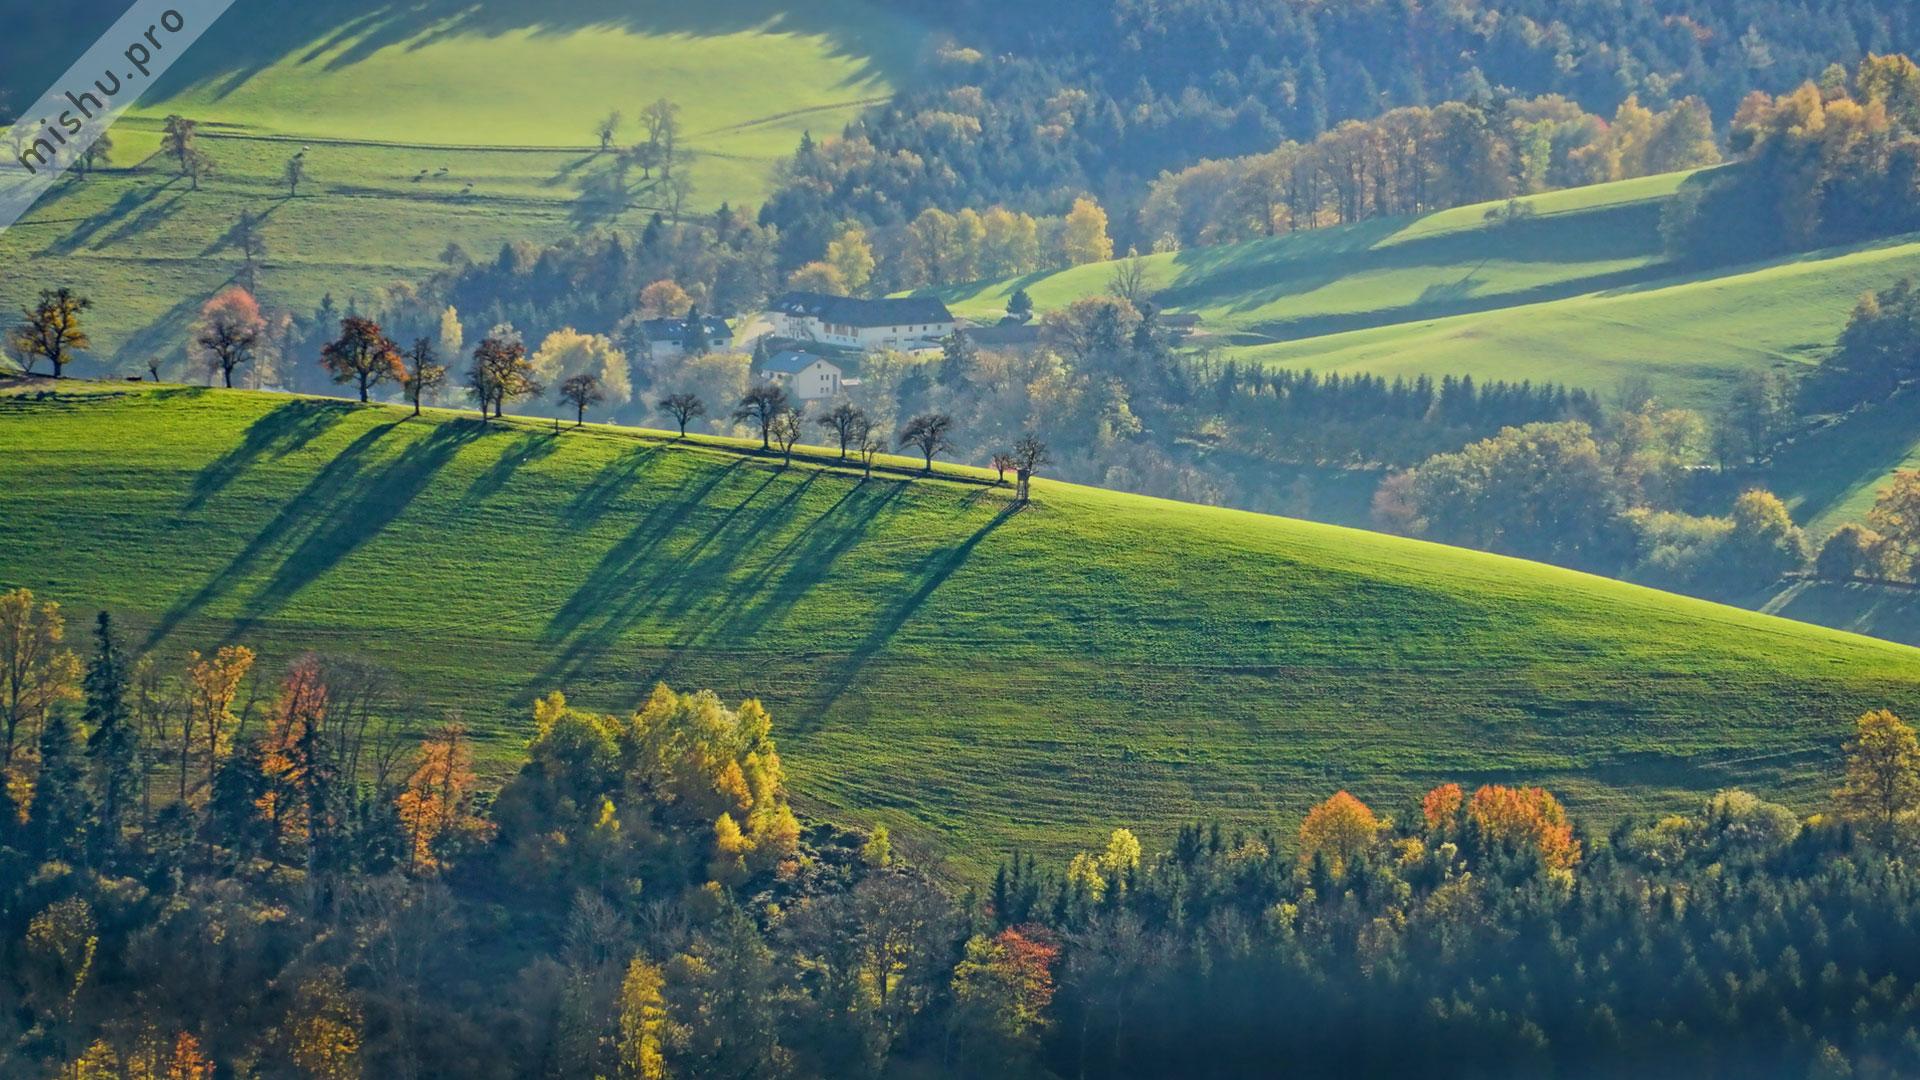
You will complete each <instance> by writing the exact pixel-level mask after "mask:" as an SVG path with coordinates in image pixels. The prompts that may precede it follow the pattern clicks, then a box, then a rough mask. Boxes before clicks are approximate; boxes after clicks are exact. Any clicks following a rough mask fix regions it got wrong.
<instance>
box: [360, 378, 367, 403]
mask: <svg viewBox="0 0 1920 1080" xmlns="http://www.w3.org/2000/svg"><path fill="white" fill-rule="evenodd" d="M366 403H367V375H366V373H365V372H361V373H360V404H362V405H365V404H366Z"/></svg>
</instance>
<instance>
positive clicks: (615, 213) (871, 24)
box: [0, 0, 924, 369]
mask: <svg viewBox="0 0 1920 1080" xmlns="http://www.w3.org/2000/svg"><path fill="white" fill-rule="evenodd" d="M923 35H924V31H923V30H922V28H920V27H918V26H916V25H914V24H913V23H911V22H910V21H908V20H907V19H905V18H903V17H900V16H897V15H895V14H893V13H891V12H890V11H889V10H888V9H887V8H886V7H885V5H880V4H875V3H869V2H867V0H829V2H824V3H817V4H807V5H804V6H803V7H801V8H791V7H789V6H787V5H775V4H770V3H764V2H761V0H720V2H717V3H712V4H706V5H701V6H699V7H697V8H695V7H690V6H688V5H684V4H662V3H647V4H637V5H636V4H602V3H595V2H593V0H561V2H559V3H552V4H530V3H524V2H519V0H515V2H510V3H500V4H487V5H485V6H484V7H481V6H472V5H454V4H432V3H429V4H420V5H400V4H393V5H387V4H378V3H370V4H350V5H346V6H345V7H342V6H341V5H333V4H328V5H309V4H298V3H293V2H291V0H239V2H238V3H236V4H235V5H234V6H233V8H232V9H231V10H229V11H228V12H227V14H226V15H225V16H223V17H222V19H221V21H220V22H219V23H217V24H215V26H214V28H213V29H212V30H210V31H209V32H208V34H207V36H206V37H205V38H203V39H202V40H201V41H200V42H199V43H198V44H197V45H196V46H195V47H194V49H193V50H192V51H191V52H189V53H188V54H187V55H186V56H185V57H184V58H183V59H182V60H181V61H180V63H179V64H177V65H176V66H175V67H174V68H173V70H172V71H170V72H169V73H168V74H167V76H166V77H165V79H164V80H163V81H162V82H161V83H160V84H158V85H157V86H156V87H155V88H154V89H153V90H152V91H150V92H149V93H148V95H147V96H146V97H145V98H144V99H143V100H142V101H141V103H140V105H139V106H138V107H137V108H136V109H135V110H134V111H133V112H132V113H130V114H129V116H128V117H127V118H126V119H125V120H123V121H122V122H121V123H120V124H119V125H117V126H116V127H115V128H114V131H113V137H114V141H115V152H114V157H113V166H114V167H113V168H110V169H108V170H105V171H103V172H102V173H101V174H99V175H97V176H94V177H92V178H89V179H87V180H85V181H81V182H67V183H65V184H63V185H61V186H60V187H59V188H57V189H56V191H55V192H54V193H53V194H51V195H49V196H48V197H47V198H46V199H45V200H44V201H43V202H42V203H41V204H40V205H39V206H37V207H36V208H35V209H34V211H33V212H32V213H31V214H30V215H29V216H28V217H27V219H26V220H25V221H23V222H22V223H21V224H20V225H18V226H16V227H14V228H13V229H11V230H9V231H8V232H6V233H5V234H4V235H0V261H3V262H5V263H6V264H8V265H14V266H18V265H26V266H30V267H31V268H32V272H31V273H29V274H17V275H9V276H8V277H7V278H6V279H5V280H4V281H0V306H4V307H5V308H8V309H11V308H14V307H17V306H18V305H19V303H20V302H21V301H22V300H23V299H25V298H26V297H28V296H30V295H31V291H32V290H33V289H36V288H39V287H42V286H43V285H47V284H50V283H61V284H69V285H73V286H75V287H76V288H79V289H80V290H81V291H83V292H85V293H88V294H90V295H93V296H95V297H98V298H100V299H101V300H102V303H101V304H100V306H99V308H98V310H97V313H96V315H97V318H96V326H97V332H96V334H95V339H96V341H95V344H96V348H97V349H98V350H99V351H100V352H101V353H102V354H103V355H104V356H106V357H108V358H110V361H111V363H112V364H113V365H116V366H119V367H126V368H130V369H138V368H140V367H141V366H142V365H143V363H144V359H145V357H146V356H148V355H150V354H152V353H155V352H161V353H168V352H172V351H173V350H176V349H177V348H178V347H179V345H180V342H181V340H182V332H183V327H184V325H185V324H186V322H187V319H188V315H189V313H190V311H191V309H192V308H193V307H194V306H195V305H197V304H198V303H200V302H201V301H202V300H204V299H205V298H206V297H207V296H208V295H210V294H211V293H212V292H214V291H215V290H217V289H218V288H219V287H220V286H222V285H224V284H225V283H226V282H227V281H228V280H229V275H231V274H232V273H233V272H234V270H235V268H236V267H237V266H238V265H239V262H240V258H239V255H238V254H237V253H236V252H233V251H232V250H231V243H230V239H229V238H228V231H229V230H230V229H231V228H232V226H233V223H234V221H235V220H236V219H237V218H238V217H239V215H240V214H241V212H242V211H246V210H250V211H252V212H254V213H256V214H261V215H264V218H265V225H264V229H263V233H264V236H265V239H266V242H267V248H268V259H267V263H268V266H267V269H266V271H265V273H264V274H263V275H262V276H261V290H260V291H261V293H262V295H263V298H264V299H266V300H268V301H270V302H272V303H276V304H280V305H284V306H287V307H291V308H294V309H297V310H303V311H304V310H311V308H312V307H313V306H314V304H316V303H317V302H318V301H319V299H320V297H321V295H322V294H324V293H326V292H329V291H331V292H332V293H333V295H334V296H335V298H336V299H337V300H338V301H339V302H340V303H341V304H342V305H345V303H346V302H347V301H348V299H349V298H352V297H369V298H370V297H373V296H374V295H376V294H377V293H378V291H379V290H380V289H383V288H384V287H386V286H387V285H389V284H392V283H394V282H414V281H418V280H419V279H420V278H422V277H424V276H425V275H426V274H427V273H428V272H430V271H431V270H433V269H434V268H435V267H436V265H437V264H436V259H437V257H438V256H439V254H440V252H441V251H442V250H444V249H445V248H446V246H447V244H448V243H449V242H458V243H459V244H460V245H461V246H463V247H464V248H466V249H467V250H468V251H469V252H472V253H474V254H475V255H476V257H482V258H484V257H488V256H490V255H491V254H492V253H493V252H494V251H496V250H498V248H499V246H500V245H501V244H502V243H504V242H506V241H508V240H529V241H536V242H539V241H551V240H554V239H557V238H559V237H561V236H564V235H566V234H567V233H569V232H572V231H577V230H580V229H585V228H589V227H592V226H595V225H600V224H611V223H616V222H619V223H625V224H627V225H630V226H632V227H634V228H638V227H639V226H640V225H642V224H644V222H645V221H646V219H647V217H648V216H649V215H651V214H652V213H653V211H654V210H655V209H656V208H658V207H661V206H663V205H665V199H664V197H663V195H662V193H661V192H659V191H658V190H656V187H655V185H654V183H653V182H650V181H647V180H645V179H643V177H642V175H641V173H640V172H638V171H635V172H633V173H632V175H631V183H630V186H629V188H628V191H627V193H626V198H625V199H624V200H623V201H614V200H609V199H605V198H602V197H600V195H599V194H598V192H599V191H600V190H601V184H602V182H603V181H604V180H605V178H606V177H607V176H608V175H609V174H610V172H611V165H612V159H611V157H610V156H608V155H603V154H601V153H599V152H598V143H597V140H596V138H595V136H594V134H593V129H594V126H595V124H596V123H597V122H598V121H599V120H600V118H601V117H603V116H605V115H606V114H607V113H608V111H609V110H613V109H618V110H620V111H621V112H622V113H624V114H625V116H626V118H627V119H626V122H625V125H624V127H623V128H622V130H621V133H620V135H619V138H620V140H621V141H622V142H625V143H631V142H636V141H639V140H641V139H642V138H644V128H643V127H642V126H641V124H640V121H639V114H640V111H641V109H642V108H643V107H644V106H645V105H647V104H648V103H650V102H652V101H653V100H655V99H657V98H660V97H663V96H664V97H670V98H672V99H673V100H675V101H676V102H678V103H680V104H681V106H682V110H683V111H682V122H683V125H684V128H685V136H684V140H685V141H684V146H685V149H687V150H688V151H689V152H690V153H691V154H692V155H693V156H692V160H691V164H690V167H689V171H688V175H690V176H691V177H692V179H693V182H694V185H695V188H694V192H693V195H692V201H691V203H690V204H689V207H690V208H693V209H709V208H712V207H714V206H718V205H719V204H720V203H721V202H723V201H731V202H732V203H734V204H735V205H741V204H751V203H754V202H757V201H758V200H759V198H760V197H761V196H762V195H763V194H764V192H765V190H766V186H767V184H768V180H769V170H770V168H771V167H772V165H773V163H774V162H775V161H776V160H778V159H780V158H783V157H785V156H787V155H789V154H791V153H792V151H793V148H794V146H795V145H797V144H798V142H799V141H800V137H801V134H802V133H803V132H804V131H807V130H810V129H811V130H817V131H835V130H838V129H839V128H840V127H841V126H842V125H844V124H845V123H846V121H847V120H848V119H850V118H851V117H853V116H854V115H856V114H857V113H858V111H859V110H860V109H861V108H863V107H864V106H865V105H867V104H868V103H871V102H872V101H875V100H878V99H883V98H885V97H887V96H889V95H890V94H891V93H892V92H893V88H894V86H895V85H896V83H897V82H898V81H899V80H902V79H905V78H907V77H908V76H909V75H910V72H911V70H912V66H913V63H914V60H915V56H916V53H917V50H918V48H919V46H920V43H921V40H922V38H923ZM62 48H64V49H67V50H75V49H76V46H75V45H74V42H73V41H71V40H63V41H49V42H48V43H47V45H46V50H55V49H62ZM43 51H45V50H43ZM40 89H41V86H38V85H36V86H33V87H32V88H31V89H29V90H24V91H16V94H17V95H26V96H31V95H32V94H37V93H38V92H39V91H40ZM176 112H177V113H180V114H182V115H185V116H188V117H191V118H193V119H196V120H198V121H200V122H201V123H202V125H203V128H202V130H203V132H204V135H205V138H204V143H205V148H206V149H207V151H208V152H209V153H210V154H211V155H212V156H213V158H214V160H215V162H216V167H217V169H218V172H217V174H216V176H215V177H214V178H213V179H212V180H211V181H209V182H207V183H205V184H203V185H202V190H201V191H198V192H192V191H188V190H187V184H186V182H185V181H182V180H178V179H176V178H175V177H173V176H172V174H171V172H170V171H169V170H168V169H167V168H166V165H165V163H163V162H160V161H157V160H152V159H150V155H151V154H152V153H153V152H154V150H155V148H156V147H157V146H158V142H159V127H160V123H161V120H162V118H164V117H165V116H166V115H168V114H169V113H176ZM303 147H305V148H307V159H308V163H309V169H310V172H311V176H312V180H311V183H310V185H309V186H307V187H306V188H303V190H302V191H301V194H300V197H298V198H292V199H290V198H287V197H286V195H287V191H286V188H285V186H284V185H283V184H281V183H280V173H281V168H282V166H283V164H284V163H285V161H286V159H287V157H289V156H290V155H291V154H293V153H294V152H296V151H298V150H300V149H301V148H303ZM656 179H657V177H656Z"/></svg>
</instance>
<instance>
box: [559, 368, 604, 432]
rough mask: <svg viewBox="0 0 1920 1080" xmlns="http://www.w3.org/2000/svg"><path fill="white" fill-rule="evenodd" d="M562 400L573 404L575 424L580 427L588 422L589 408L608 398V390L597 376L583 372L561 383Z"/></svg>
mask: <svg viewBox="0 0 1920 1080" xmlns="http://www.w3.org/2000/svg"><path fill="white" fill-rule="evenodd" d="M560 400H561V401H564V402H566V403H567V404H569V405H571V406H573V426H574V427H579V426H580V425H582V424H584V423H586V422H587V410H588V409H590V408H592V407H593V406H595V405H598V404H600V403H601V402H603V401H605V400H607V392H606V390H604V389H602V388H601V386H600V379H599V378H598V377H597V376H595V375H592V374H589V373H587V372H581V373H580V374H578V375H574V376H570V377H569V378H568V379H567V380H566V381H565V382H563V383H561V384H560Z"/></svg>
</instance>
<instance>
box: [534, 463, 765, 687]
mask: <svg viewBox="0 0 1920 1080" xmlns="http://www.w3.org/2000/svg"><path fill="white" fill-rule="evenodd" d="M745 464H746V459H745V458H736V459H735V460H734V461H732V462H731V463H729V464H728V465H726V466H725V467H724V468H719V469H714V470H713V471H712V474H711V475H710V476H708V477H707V479H706V481H705V482H704V483H701V484H699V485H697V486H694V487H689V488H686V489H685V490H683V491H682V492H681V493H680V495H679V497H678V498H675V499H673V500H672V501H671V502H668V503H665V504H663V505H660V506H657V507H654V508H653V509H652V511H651V512H649V513H648V514H647V515H646V516H645V517H644V518H642V519H641V521H640V522H639V523H638V524H636V525H635V526H634V527H633V530H632V531H631V532H629V533H628V534H627V535H626V536H624V537H622V538H621V539H620V541H619V542H618V543H615V544H614V545H613V547H611V548H609V549H607V553H606V554H605V555H603V556H601V558H600V562H599V564H598V565H596V566H595V567H594V568H593V570H591V571H590V572H588V574H587V576H586V578H585V579H583V580H582V581H581V582H580V584H579V585H578V586H577V587H576V588H575V589H574V591H573V593H572V595H570V596H569V597H567V600H566V602H565V603H564V604H562V605H561V606H560V610H559V611H557V612H555V613H554V616H553V619H552V620H551V621H549V622H548V623H547V627H546V630H545V631H544V633H543V634H542V637H543V638H544V639H545V640H546V641H547V642H548V643H549V644H553V645H560V646H563V647H562V648H561V651H560V652H559V654H558V655H557V656H556V658H555V660H554V661H553V662H552V663H550V664H549V665H548V667H547V670H546V671H544V672H542V673H541V677H540V678H539V679H537V680H536V681H535V685H547V684H549V683H550V682H551V681H552V680H553V678H554V677H555V676H556V675H558V674H560V673H561V672H563V671H571V670H572V668H571V667H569V665H571V664H572V663H573V661H574V660H575V659H576V658H577V657H579V656H581V655H583V654H585V653H588V652H592V651H596V650H598V649H600V648H603V647H605V645H607V644H608V643H610V642H611V641H612V640H613V639H614V638H615V637H617V636H618V635H619V632H620V630H622V629H624V628H625V624H626V622H627V621H628V620H627V619H626V618H623V613H622V612H619V611H615V610H611V609H612V608H613V606H614V605H615V604H616V603H617V602H618V601H619V600H620V599H621V598H623V597H624V598H626V599H627V601H628V605H629V606H632V605H633V604H634V598H635V595H636V593H637V591H638V590H637V589H636V580H637V579H639V578H642V577H644V576H646V574H647V570H646V567H647V565H648V563H649V562H650V561H651V560H652V558H653V555H654V554H655V552H656V551H657V550H658V549H659V547H660V545H661V544H662V543H664V542H665V541H666V539H667V538H668V537H669V536H671V535H672V534H673V532H674V531H675V530H676V529H678V528H679V527H680V526H681V525H682V524H683V523H685V522H686V520H687V519H688V517H689V516H690V515H691V514H693V513H694V511H696V510H698V509H699V508H700V507H701V506H702V505H704V504H705V502H706V500H707V498H708V497H709V496H710V495H711V494H712V493H713V492H714V490H715V489H717V488H718V487H719V486H720V485H721V484H722V483H724V482H726V481H727V480H728V479H729V478H730V477H732V476H733V474H734V473H735V472H737V471H738V470H739V469H740V468H742V467H743V466H744V465H745ZM596 614H598V615H599V616H600V618H599V620H598V621H597V622H595V623H594V625H593V626H591V627H589V626H588V622H589V620H590V619H592V618H593V617H594V616H595V615H596Z"/></svg>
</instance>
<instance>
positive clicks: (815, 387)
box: [760, 349, 846, 404]
mask: <svg viewBox="0 0 1920 1080" xmlns="http://www.w3.org/2000/svg"><path fill="white" fill-rule="evenodd" d="M760 378H762V379H763V380H765V381H767V382H770V383H774V384H776V385H779V386H784V387H786V388H787V393H788V394H791V395H792V396H793V399H794V400H795V401H798V402H800V403H802V404H805V403H807V402H810V401H824V400H826V399H827V398H832V397H837V396H839V394H840V391H841V389H842V388H843V387H844V386H845V385H846V382H845V380H844V379H843V378H842V377H841V371H840V368H839V366H838V365H836V364H833V363H831V362H829V361H826V360H822V359H821V358H820V357H818V356H815V355H813V354H812V353H804V352H797V351H794V350H791V349H789V350H787V351H784V352H777V353H774V354H773V355H772V356H769V357H767V359H766V361H765V362H763V363H762V364H761V365H760Z"/></svg>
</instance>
